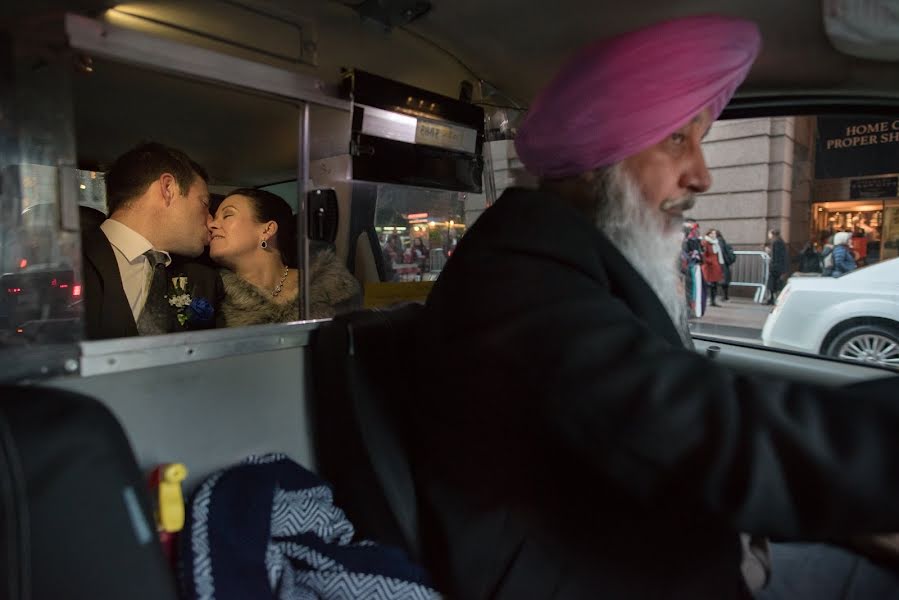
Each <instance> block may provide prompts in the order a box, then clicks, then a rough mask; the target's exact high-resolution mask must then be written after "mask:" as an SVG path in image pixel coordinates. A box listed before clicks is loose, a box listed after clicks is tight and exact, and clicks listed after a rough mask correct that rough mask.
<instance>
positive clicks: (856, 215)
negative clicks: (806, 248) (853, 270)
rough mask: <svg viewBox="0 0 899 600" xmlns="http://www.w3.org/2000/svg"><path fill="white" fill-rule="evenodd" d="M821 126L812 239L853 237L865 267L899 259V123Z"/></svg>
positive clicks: (848, 121)
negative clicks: (837, 235)
mask: <svg viewBox="0 0 899 600" xmlns="http://www.w3.org/2000/svg"><path fill="white" fill-rule="evenodd" d="M817 121H818V124H817V136H816V137H817V148H816V150H817V152H816V156H815V182H814V193H813V198H812V205H811V213H812V214H811V221H810V225H811V229H812V231H811V234H812V239H813V240H814V241H817V242H818V243H823V242H824V241H825V240H826V239H827V238H828V237H829V236H831V235H833V234H834V233H836V232H838V231H849V232H851V233H852V234H853V237H852V248H853V250H854V251H855V254H856V257H857V258H858V259H859V261H860V262H862V263H863V264H864V263H867V264H871V263H874V262H877V261H879V260H885V259H888V258H895V257H896V256H899V119H896V118H894V117H893V118H891V117H866V118H852V117H846V118H843V117H841V118H831V117H826V118H825V117H820V118H818V120H817Z"/></svg>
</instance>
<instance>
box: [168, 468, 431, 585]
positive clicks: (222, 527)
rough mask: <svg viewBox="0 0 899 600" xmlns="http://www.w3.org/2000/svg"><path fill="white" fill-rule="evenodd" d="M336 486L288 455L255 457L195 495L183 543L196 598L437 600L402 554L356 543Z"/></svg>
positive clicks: (216, 476)
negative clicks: (337, 501)
mask: <svg viewBox="0 0 899 600" xmlns="http://www.w3.org/2000/svg"><path fill="white" fill-rule="evenodd" d="M354 533H355V532H354V530H353V525H352V524H351V523H350V522H349V521H348V520H347V518H346V516H345V515H344V513H343V511H342V510H340V509H339V508H338V507H336V506H334V503H333V497H332V494H331V489H330V488H329V487H328V485H327V484H326V483H325V482H323V481H322V480H321V479H319V478H318V477H317V476H316V475H315V474H313V473H311V472H309V471H307V470H306V469H304V468H303V467H301V466H300V465H298V464H297V463H295V462H293V461H292V460H290V459H289V458H287V457H286V456H285V455H281V454H269V455H265V456H262V457H251V458H249V459H247V460H246V461H244V462H243V463H241V464H239V465H237V466H233V467H230V468H227V469H224V470H222V471H219V472H217V473H215V474H213V475H211V476H210V477H209V478H208V479H207V480H206V481H205V482H204V483H203V484H202V485H201V486H200V488H199V489H198V490H197V492H196V493H195V495H194V497H193V499H192V501H191V504H190V506H189V509H188V511H187V523H186V526H185V530H184V535H183V539H182V571H183V575H184V577H183V579H184V592H185V596H186V597H187V598H191V599H197V600H253V599H257V598H258V599H262V598H276V599H278V600H349V599H366V600H433V599H438V598H440V595H439V594H438V593H437V592H436V591H434V590H433V589H432V588H431V587H430V586H429V582H428V577H427V574H426V573H425V571H424V570H423V569H422V568H421V567H419V566H418V565H416V564H414V563H413V562H412V561H410V560H409V558H408V557H407V556H406V555H405V553H404V552H403V551H402V550H399V549H397V548H393V547H388V546H381V545H378V544H374V543H372V542H367V541H361V542H353V536H354Z"/></svg>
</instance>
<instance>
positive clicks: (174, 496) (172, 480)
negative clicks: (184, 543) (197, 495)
mask: <svg viewBox="0 0 899 600" xmlns="http://www.w3.org/2000/svg"><path fill="white" fill-rule="evenodd" d="M185 477H187V467H185V466H184V465H183V464H181V463H171V464H169V465H166V466H165V467H164V468H163V469H162V473H160V475H159V515H158V519H159V523H158V524H159V529H160V531H167V532H168V533H175V532H177V531H181V529H183V528H184V496H183V494H182V493H181V482H182V481H184V478H185Z"/></svg>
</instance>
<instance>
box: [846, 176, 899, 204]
mask: <svg viewBox="0 0 899 600" xmlns="http://www.w3.org/2000/svg"><path fill="white" fill-rule="evenodd" d="M897 191H899V177H872V178H870V179H853V180H851V181H850V182H849V198H851V199H852V200H856V199H863V198H895V197H896V196H897V195H899V194H897Z"/></svg>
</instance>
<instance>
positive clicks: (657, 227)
mask: <svg viewBox="0 0 899 600" xmlns="http://www.w3.org/2000/svg"><path fill="white" fill-rule="evenodd" d="M594 193H595V194H597V195H598V196H597V200H598V209H597V214H596V226H597V228H598V229H599V230H600V231H602V232H603V233H604V234H606V236H607V237H608V238H609V239H610V240H611V241H612V243H613V244H615V246H616V247H617V248H618V250H619V251H621V253H622V254H624V256H625V258H627V260H628V262H629V263H630V264H631V266H633V267H634V268H635V269H636V270H637V272H638V273H640V275H642V276H643V278H644V279H645V280H646V282H647V283H648V284H649V287H651V288H652V289H653V291H654V292H655V293H656V296H658V298H659V300H660V301H661V302H662V305H663V306H664V307H665V309H666V310H667V311H668V314H669V316H670V317H671V320H672V321H673V322H674V325H675V327H676V328H677V330H678V333H680V336H681V338H682V339H683V340H684V342H685V343H686V344H688V345H690V344H691V343H692V342H691V340H690V333H689V329H688V327H687V302H686V298H685V295H684V287H683V286H684V281H683V276H682V274H681V271H680V264H679V263H680V252H681V245H682V243H683V238H684V235H683V231H682V229H681V227H680V226H679V225H678V226H677V227H676V228H674V229H673V230H672V229H671V228H669V227H668V224H667V219H666V218H665V215H664V213H662V211H661V210H654V209H652V208H651V207H650V206H649V204H647V202H646V200H645V199H644V197H643V193H642V192H641V191H640V188H639V187H638V186H637V184H636V183H635V182H634V181H633V180H632V179H631V177H630V176H629V175H628V174H627V172H626V171H625V170H624V168H623V167H622V166H621V165H620V164H617V165H615V166H612V167H610V168H608V169H607V170H605V171H604V172H603V173H602V175H601V176H600V177H599V178H598V179H597V183H596V184H595V188H594Z"/></svg>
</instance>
